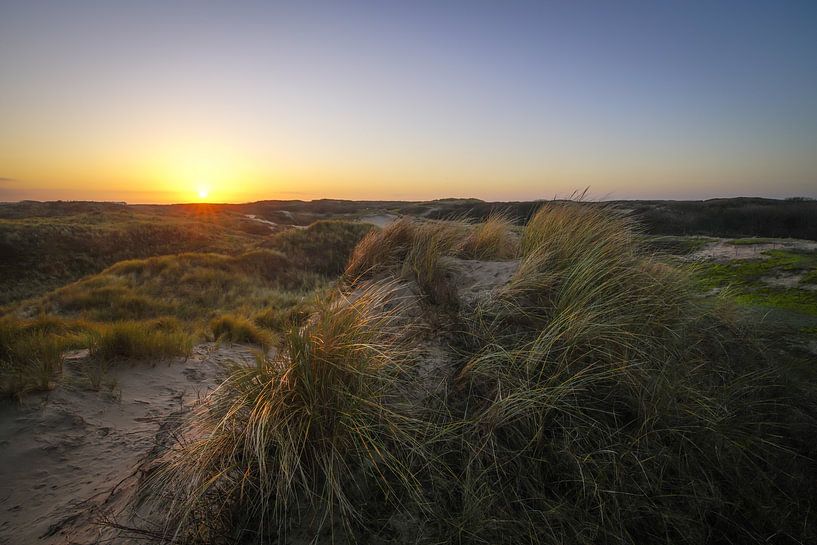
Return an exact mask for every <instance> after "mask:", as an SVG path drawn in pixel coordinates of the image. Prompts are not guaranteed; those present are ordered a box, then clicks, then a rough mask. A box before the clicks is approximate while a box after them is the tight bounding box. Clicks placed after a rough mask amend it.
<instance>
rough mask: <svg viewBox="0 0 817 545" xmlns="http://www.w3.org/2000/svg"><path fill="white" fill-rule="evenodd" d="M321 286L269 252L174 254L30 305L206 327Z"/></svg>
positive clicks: (134, 263) (126, 264)
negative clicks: (224, 315)
mask: <svg viewBox="0 0 817 545" xmlns="http://www.w3.org/2000/svg"><path fill="white" fill-rule="evenodd" d="M325 282H326V280H324V279H323V278H322V277H321V276H320V275H317V274H314V273H310V272H308V271H304V270H301V269H299V268H296V267H294V266H293V265H292V263H291V262H290V261H289V259H288V258H287V257H286V256H284V255H283V254H281V253H279V252H275V251H272V250H255V251H252V252H248V253H245V254H242V255H238V256H225V255H220V254H179V255H172V256H162V257H154V258H150V259H145V260H129V261H122V262H119V263H117V264H116V265H114V266H112V267H110V268H108V269H106V270H105V271H103V272H102V273H100V274H98V275H94V276H91V277H88V278H85V279H83V280H81V281H79V282H76V283H74V284H70V285H68V286H66V287H64V288H61V289H59V290H56V291H54V292H53V293H51V294H48V295H46V296H45V297H43V298H42V299H41V300H39V301H35V302H33V305H34V306H36V307H37V308H39V309H41V310H43V311H45V312H59V313H63V314H72V315H73V314H75V315H82V316H84V317H86V318H88V319H92V320H99V321H111V320H127V319H145V318H155V317H159V316H165V315H172V316H176V317H177V318H179V319H180V320H183V321H188V322H202V321H204V323H206V321H208V320H210V319H211V318H212V317H213V316H215V315H216V314H218V313H219V312H236V311H239V310H256V311H257V310H259V309H262V308H264V307H266V306H268V305H271V304H274V303H275V302H277V301H279V300H281V299H282V297H284V296H285V295H284V294H285V293H286V292H290V291H294V292H306V291H309V290H312V289H314V288H316V287H319V286H321V285H323V284H324V283H325Z"/></svg>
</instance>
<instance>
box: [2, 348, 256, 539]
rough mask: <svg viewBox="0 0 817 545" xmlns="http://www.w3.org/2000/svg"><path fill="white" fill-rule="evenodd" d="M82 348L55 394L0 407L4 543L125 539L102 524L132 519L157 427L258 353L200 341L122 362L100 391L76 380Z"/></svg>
mask: <svg viewBox="0 0 817 545" xmlns="http://www.w3.org/2000/svg"><path fill="white" fill-rule="evenodd" d="M86 355H87V353H82V352H79V353H74V354H71V358H70V359H69V360H68V361H67V362H66V368H67V370H66V375H67V379H66V380H65V381H64V383H62V384H61V385H59V386H58V387H57V388H56V389H54V390H53V391H52V392H49V393H48V394H39V395H30V396H28V397H27V398H26V399H25V400H24V403H23V404H22V405H21V404H17V403H11V402H7V403H4V404H3V405H0V506H2V507H0V544H3V545H17V544H27V543H45V544H68V543H82V544H88V543H101V542H103V541H104V542H105V543H129V542H130V541H129V540H128V539H121V538H117V534H118V532H117V531H116V530H114V529H112V528H110V527H107V526H105V525H101V524H100V522H101V521H103V520H108V519H113V520H122V519H123V517H124V518H125V519H127V513H125V510H126V509H128V508H129V505H128V504H129V501H130V500H131V498H132V497H133V494H134V492H135V489H136V484H137V482H138V478H139V476H140V471H139V469H140V466H141V465H142V464H143V463H144V462H145V461H148V460H149V458H150V453H151V451H152V450H153V449H154V446H155V445H156V440H157V434H159V433H160V432H161V431H162V430H167V428H168V427H172V426H173V424H174V422H176V421H177V420H178V417H179V416H181V415H182V414H183V413H184V412H185V411H187V410H188V409H189V407H190V406H191V405H192V404H193V403H194V402H195V401H196V400H197V399H199V398H200V397H202V396H204V395H205V394H206V393H207V392H208V391H210V390H211V389H212V388H213V387H214V385H215V384H216V383H217V381H218V377H219V375H220V374H221V369H222V365H223V363H225V362H227V361H229V360H234V361H237V360H241V361H248V362H249V361H252V360H253V351H252V350H251V349H250V348H248V347H242V346H238V345H236V346H217V345H214V344H204V345H199V346H197V347H195V349H194V352H193V355H192V356H191V357H190V358H189V359H187V360H186V361H183V360H173V361H162V362H157V363H154V364H152V365H151V364H149V363H138V364H127V363H123V364H120V365H119V366H118V367H117V368H116V369H114V370H112V371H111V372H110V374H109V378H110V379H112V380H114V381H115V383H116V385H115V387H114V388H113V389H112V390H111V389H110V388H106V390H105V391H101V392H98V391H91V390H89V389H88V388H87V386H83V385H82V384H80V383H79V380H78V379H77V378H71V377H72V375H73V376H74V377H76V376H78V374H77V373H76V369H77V368H78V367H79V366H81V365H82V363H83V358H84V357H85V356H86ZM72 369H73V370H74V373H72V372H71V370H72Z"/></svg>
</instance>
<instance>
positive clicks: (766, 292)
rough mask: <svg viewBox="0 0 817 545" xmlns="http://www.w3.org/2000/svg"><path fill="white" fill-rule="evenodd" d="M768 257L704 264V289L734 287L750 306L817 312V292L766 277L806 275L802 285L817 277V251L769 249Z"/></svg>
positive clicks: (699, 275)
mask: <svg viewBox="0 0 817 545" xmlns="http://www.w3.org/2000/svg"><path fill="white" fill-rule="evenodd" d="M764 255H766V256H768V258H767V259H753V260H734V261H731V262H729V263H716V264H704V265H700V266H699V268H698V272H697V279H698V282H699V283H700V285H701V287H702V288H704V289H712V288H725V287H727V286H728V287H730V289H731V290H732V292H733V293H734V295H735V300H736V301H738V302H740V303H742V304H746V305H755V306H762V307H770V308H779V309H782V310H787V311H791V312H797V313H800V314H808V315H817V292H815V291H813V290H810V289H805V288H798V287H791V288H785V287H777V286H771V285H769V284H767V283H765V282H764V281H763V278H764V277H774V276H776V275H778V274H802V277H801V279H800V281H799V285H801V286H802V285H811V284H814V282H815V279H817V253H815V252H797V251H791V250H769V251H766V252H764Z"/></svg>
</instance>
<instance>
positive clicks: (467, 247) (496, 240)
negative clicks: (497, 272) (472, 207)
mask: <svg viewBox="0 0 817 545" xmlns="http://www.w3.org/2000/svg"><path fill="white" fill-rule="evenodd" d="M514 225H515V222H514V221H513V220H512V218H511V217H510V216H509V215H508V214H505V213H492V214H491V215H489V216H488V218H486V220H485V221H484V222H483V223H477V224H476V225H474V226H473V227H472V228H471V229H470V230H469V232H468V235H467V236H466V238H465V240H464V241H463V242H462V247H461V248H460V251H459V255H460V257H463V258H465V259H482V260H504V259H513V258H515V257H516V256H517V253H518V251H519V241H518V239H517V237H516V235H515V233H514Z"/></svg>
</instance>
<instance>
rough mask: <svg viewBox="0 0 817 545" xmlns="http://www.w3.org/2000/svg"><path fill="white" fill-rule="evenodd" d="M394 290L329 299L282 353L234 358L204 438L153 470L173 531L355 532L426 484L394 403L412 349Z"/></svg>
mask: <svg viewBox="0 0 817 545" xmlns="http://www.w3.org/2000/svg"><path fill="white" fill-rule="evenodd" d="M387 296H388V289H387V288H386V289H382V288H379V289H378V288H375V289H371V290H368V291H366V292H364V293H361V294H358V296H357V297H356V298H355V299H354V300H345V299H339V300H336V301H333V302H331V303H326V304H324V306H323V307H322V308H320V309H319V310H318V312H317V314H316V315H315V317H314V319H312V320H310V321H309V322H308V323H307V324H306V325H305V326H304V327H302V328H293V329H290V330H289V331H288V332H287V333H286V335H285V337H284V343H283V347H282V350H281V351H280V352H279V353H278V355H277V356H276V357H275V358H274V359H272V360H268V359H264V358H261V359H259V360H258V362H257V365H255V366H236V367H235V368H233V370H232V372H231V374H230V376H229V378H228V379H227V380H226V381H225V382H224V383H223V384H222V385H221V386H220V387H219V388H218V389H217V390H216V391H215V392H214V393H213V394H212V395H211V396H210V398H209V401H208V403H206V404H204V405H202V406H201V407H199V409H198V411H197V412H196V414H195V415H194V418H193V420H192V422H191V426H192V429H193V430H195V431H194V437H192V438H190V440H189V441H187V440H185V441H184V442H182V443H179V445H177V449H176V450H174V451H172V452H170V453H169V454H168V455H167V458H166V462H165V464H164V466H163V467H161V469H160V470H159V471H158V472H157V473H155V474H154V475H153V476H152V478H151V481H150V485H149V486H150V490H151V492H152V493H153V494H155V495H157V496H158V498H159V499H160V500H163V501H161V505H163V506H167V508H168V524H169V527H170V529H171V532H172V535H174V536H176V538H184V539H187V540H191V541H197V540H203V541H208V540H211V539H216V538H217V536H218V534H213V533H212V532H214V531H224V530H225V529H227V531H228V532H229V533H231V534H233V538H238V537H241V538H244V539H246V538H247V536H250V535H251V536H255V537H254V540H255V541H258V542H265V541H266V540H267V539H269V538H270V537H271V536H276V535H277V536H282V535H286V534H287V533H288V532H289V531H290V530H293V531H294V528H293V526H294V525H296V524H297V525H299V526H307V527H308V528H309V529H310V531H311V532H313V533H314V534H315V535H320V534H322V533H323V534H326V533H329V534H331V533H332V532H333V531H339V532H344V531H345V532H351V531H352V529H353V528H357V527H358V526H359V525H361V524H364V525H365V524H366V523H367V520H366V514H367V513H366V512H365V511H366V510H367V509H370V508H372V507H373V506H377V505H381V508H382V506H384V505H400V504H401V502H406V501H409V500H410V498H411V497H412V496H416V495H417V494H418V493H419V483H418V482H417V480H416V477H415V474H414V473H413V471H412V470H413V468H412V464H411V461H412V459H413V458H414V457H415V456H416V451H417V449H418V448H419V445H417V444H416V439H415V437H414V435H413V434H412V426H413V423H412V422H413V421H412V419H410V418H408V417H406V416H403V415H401V414H399V412H397V411H396V409H395V408H394V407H392V406H390V405H389V404H388V403H387V399H388V398H389V397H390V396H394V395H395V393H397V392H399V391H400V390H399V384H400V383H401V381H402V379H403V372H402V368H403V366H404V364H405V362H406V360H407V358H408V355H409V354H408V352H407V351H406V350H405V348H404V346H403V338H404V335H405V332H404V331H403V330H402V329H400V328H397V327H395V324H394V323H393V318H394V311H392V312H387V311H383V310H382V309H383V307H384V300H385V298H386V297H387ZM230 529H232V530H230Z"/></svg>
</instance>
